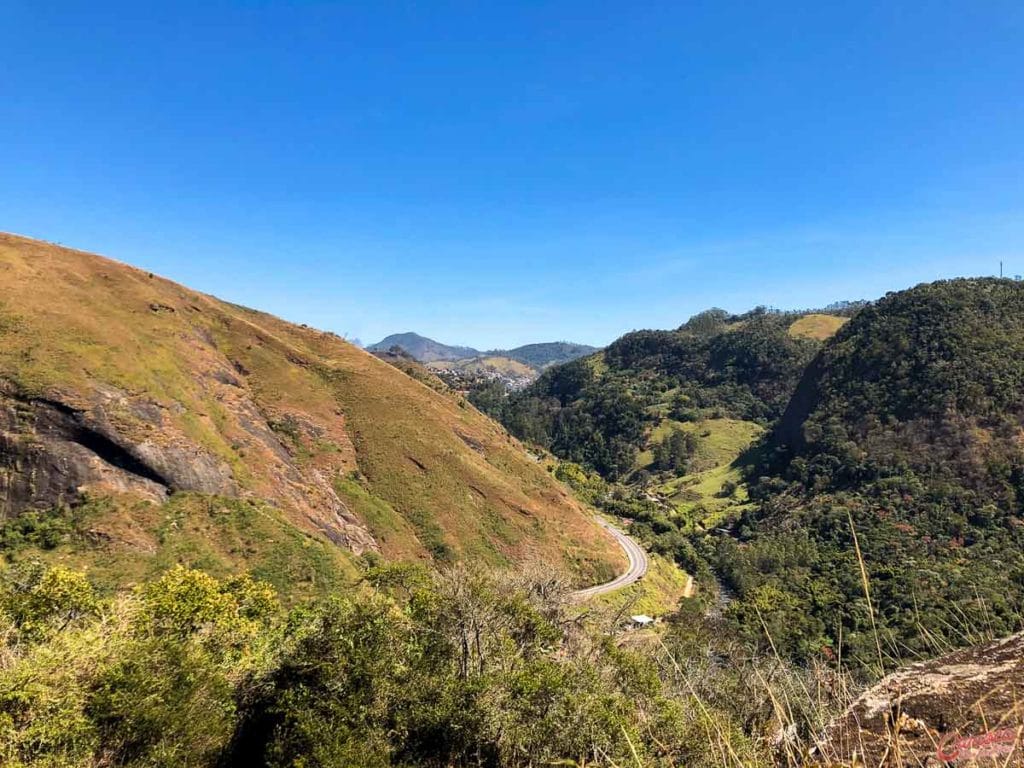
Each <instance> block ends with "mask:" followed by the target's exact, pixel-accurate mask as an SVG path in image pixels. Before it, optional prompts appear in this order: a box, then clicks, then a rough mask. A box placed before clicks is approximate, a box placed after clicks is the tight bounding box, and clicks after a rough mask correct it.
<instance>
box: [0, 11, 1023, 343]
mask: <svg viewBox="0 0 1024 768" xmlns="http://www.w3.org/2000/svg"><path fill="white" fill-rule="evenodd" d="M157 5H162V6H164V7H163V8H162V9H155V6H157ZM0 105H2V106H0V229H4V230H8V231H13V232H18V233H21V234H27V235H31V236H35V237H41V238H45V239H49V240H54V241H59V242H62V243H64V244H67V245H73V246H76V247H80V248H83V249H87V250H94V251H98V252H101V253H104V254H107V255H110V256H113V257H115V258H119V259H122V260H124V261H128V262H131V263H134V264H137V265H139V266H143V267H145V268H148V269H151V270H153V271H155V272H159V273H161V274H164V275H167V276H168V277H171V278H174V279H176V280H179V281H181V282H184V283H186V284H188V285H190V286H193V287H195V288H198V289H201V290H204V291H208V292H211V293H215V294H218V295H220V296H223V297H225V298H228V299H231V300H234V301H238V302H242V303H245V304H248V305H251V306H256V307H259V308H261V309H266V310H269V311H272V312H275V313H276V314H280V315H282V316H284V317H286V318H288V319H291V320H295V321H299V322H306V323H309V324H312V325H315V326H318V327H323V328H328V329H332V330H335V331H338V332H343V333H347V334H349V335H352V336H358V337H359V338H361V339H362V340H363V341H364V342H372V341H376V340H378V339H379V338H380V337H382V336H384V335H385V334H387V333H390V332H395V331H405V330H417V331H419V332H421V333H424V334H427V335H430V336H433V337H435V338H438V339H439V340H442V341H446V342H449V343H455V342H458V343H465V344H472V345H475V346H480V347H491V346H510V345H514V344H519V343H523V342H529V341H539V340H550V339H572V340H577V341H583V342H590V343H597V344H600V343H606V342H608V341H610V340H611V339H613V338H614V337H616V336H618V335H619V334H621V333H622V332H624V331H627V330H629V329H631V328H640V327H674V326H676V325H678V324H680V323H681V322H682V321H684V320H685V319H686V317H687V316H689V315H690V314H692V313H694V312H695V311H698V310H700V309H703V308H705V307H708V306H712V305H717V306H722V307H725V308H726V309H730V310H735V311H740V310H744V309H747V308H749V307H751V306H753V305H755V304H760V303H764V304H771V305H775V306H780V307H803V306H808V305H820V304H823V303H827V302H830V301H833V300H836V299H855V298H873V297H877V296H878V295H880V294H882V293H884V292H885V291H887V290H890V289H897V288H901V287H905V286H908V285H910V284H913V283H916V282H920V281H923V280H930V279H934V278H938V277H947V276H953V275H960V274H981V273H984V274H992V273H993V272H996V271H998V262H999V260H1000V259H1002V260H1004V261H1005V262H1006V269H1007V272H1008V273H1010V274H1014V273H1024V4H1022V3H1021V2H1019V0H1013V1H1008V2H985V0H965V1H963V2H959V1H953V0H950V1H949V2H916V3H915V2H899V1H898V0H888V1H887V2H866V3H831V2H820V1H819V2H810V1H809V2H803V3H792V2H785V0H774V1H773V2H756V1H753V2H752V1H751V0H743V1H742V2H723V1H722V0H715V1H714V2H679V1H676V2H667V3H650V2H619V3H601V2H594V1H593V0H588V1H587V2H544V3H541V2H531V3H526V2H520V3H475V4H470V3H459V4H456V3H442V2H422V3H416V4H413V3H403V4H397V3H387V2H372V3H365V4H355V3H323V2H322V3H290V4H284V3H273V2H248V3H224V2H216V0H211V1H208V2H202V3H191V2H175V3H162V4H157V3H147V2H142V3H139V2H132V3H128V2H125V3H104V2H90V3H81V4H68V3H61V2H52V3H42V2H38V1H37V0H32V1H31V2H22V1H20V0H13V1H12V0H7V2H4V3H2V4H0Z"/></svg>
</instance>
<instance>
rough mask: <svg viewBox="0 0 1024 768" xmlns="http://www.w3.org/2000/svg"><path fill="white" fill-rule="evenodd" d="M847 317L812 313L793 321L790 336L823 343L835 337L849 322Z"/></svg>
mask: <svg viewBox="0 0 1024 768" xmlns="http://www.w3.org/2000/svg"><path fill="white" fill-rule="evenodd" d="M849 319H850V318H848V317H839V316H837V315H823V314H820V313H812V314H809V315H804V316H803V317H801V318H799V319H797V320H795V321H793V324H792V325H791V326H789V334H790V336H796V337H797V338H803V339H814V340H816V341H825V339H829V338H831V337H832V336H834V335H835V333H836V331H838V330H839V329H840V328H842V327H843V326H844V325H846V323H847V322H848V321H849Z"/></svg>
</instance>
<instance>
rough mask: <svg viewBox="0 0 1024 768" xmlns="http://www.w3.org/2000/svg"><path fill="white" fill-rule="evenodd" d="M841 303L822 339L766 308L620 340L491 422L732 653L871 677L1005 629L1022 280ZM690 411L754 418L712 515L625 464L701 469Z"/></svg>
mask: <svg viewBox="0 0 1024 768" xmlns="http://www.w3.org/2000/svg"><path fill="white" fill-rule="evenodd" d="M851 314H853V319H852V320H851V321H850V322H849V323H847V324H846V325H845V326H844V327H842V328H841V329H840V330H839V331H838V332H837V333H836V334H835V336H834V337H832V338H831V339H829V340H827V341H825V342H824V343H821V342H815V341H812V340H807V339H796V338H793V336H792V335H791V334H787V333H786V328H787V326H789V324H790V323H791V322H792V319H791V318H788V317H784V316H782V317H780V316H777V315H772V314H767V313H763V314H759V313H753V314H752V315H748V316H744V317H742V318H731V317H729V316H727V315H725V313H721V312H716V311H711V312H707V313H702V314H701V315H698V316H696V317H695V318H693V319H692V320H691V321H690V322H688V323H687V324H685V325H684V326H682V327H681V328H680V329H678V330H676V331H642V332H636V333H631V334H627V335H626V336H624V337H623V338H621V339H619V340H618V341H616V342H615V343H613V344H612V345H610V346H609V347H608V349H607V350H606V351H605V352H604V354H603V355H602V356H600V357H595V358H590V359H589V360H587V361H581V362H578V363H576V364H574V365H573V366H571V367H566V366H563V367H560V368H556V369H553V370H551V371H549V372H547V373H546V374H545V376H544V377H542V379H541V380H540V381H538V382H537V384H536V385H535V386H534V387H532V388H531V389H530V390H527V391H526V392H524V393H522V394H521V395H518V396H514V397H512V398H510V399H509V400H508V402H507V403H506V404H505V405H504V406H503V408H504V410H499V411H498V415H499V416H500V417H501V418H503V419H504V420H505V423H506V424H507V426H508V427H509V428H510V429H511V430H512V431H513V432H515V433H516V434H518V435H519V436H521V437H522V438H523V439H525V440H527V441H528V442H533V443H536V444H539V445H542V446H544V447H546V448H548V449H549V450H551V451H552V452H553V453H555V454H556V455H557V456H559V457H561V458H562V459H563V460H564V461H565V462H570V463H569V464H566V465H563V468H562V469H561V470H560V474H561V476H562V477H563V479H566V480H567V481H569V482H571V483H572V484H573V485H574V486H575V487H576V488H577V489H578V491H579V492H581V493H583V494H584V495H586V496H587V497H588V498H590V499H591V500H592V501H593V503H595V504H597V505H599V506H601V507H603V508H604V509H606V510H607V511H608V512H610V513H612V514H615V515H618V516H621V517H623V518H628V519H630V520H632V521H633V524H632V526H631V531H632V533H633V534H634V535H636V536H639V537H640V538H642V539H643V540H645V541H646V542H647V544H648V546H649V547H650V548H651V549H652V550H653V551H656V552H662V553H665V554H669V555H671V556H673V557H674V558H675V560H676V561H677V562H678V563H679V564H680V565H681V566H682V567H683V568H685V569H686V570H688V571H689V572H691V573H695V574H697V575H698V583H701V584H703V585H704V591H703V597H702V599H704V600H705V601H707V604H708V605H709V606H711V605H714V604H715V603H716V602H717V601H719V600H721V601H724V603H725V604H726V606H727V607H726V608H725V610H724V616H725V617H726V619H727V620H728V621H729V623H730V625H731V627H732V631H733V632H734V633H735V634H736V635H737V636H738V637H743V638H745V639H746V641H747V642H749V643H750V644H751V645H752V646H754V647H760V648H761V649H763V650H768V649H773V650H778V651H779V652H781V653H784V654H785V655H786V656H787V657H789V658H793V659H796V660H800V661H804V662H806V661H811V660H819V661H820V660H829V659H835V658H837V657H839V656H841V657H842V658H843V659H844V660H845V662H846V663H849V664H851V665H853V666H854V667H856V668H860V669H862V670H865V671H866V672H870V673H871V674H877V673H878V672H880V671H881V670H882V669H888V668H892V667H894V666H896V665H898V664H900V663H903V662H906V661H907V660H909V659H915V658H921V657H924V656H928V655H934V654H935V653H937V652H940V651H943V650H947V649H949V648H952V647H958V646H963V645H967V644H971V643H974V642H979V641H981V640H984V639H987V638H991V637H995V636H999V635H1001V634H1005V633H1008V632H1011V631H1014V630H1017V629H1019V628H1021V626H1022V623H1021V613H1020V608H1019V606H1020V605H1021V604H1022V601H1024V533H1022V530H1021V529H1022V528H1024V442H1022V440H1021V435H1022V434H1024V341H1022V340H1024V285H1022V284H1021V283H1019V282H1016V281H1010V280H996V279H977V280H953V281H943V282H939V283H934V284H929V285H922V286H918V287H916V288H913V289H910V290H907V291H902V292H898V293H893V294H889V295H888V296H886V297H884V298H883V299H881V300H879V301H878V302H875V303H873V304H871V305H867V306H858V307H856V308H855V311H854V312H851ZM709 415H715V416H719V415H721V416H731V417H735V418H740V419H746V420H751V421H757V422H758V423H760V424H763V425H764V426H765V427H767V430H766V431H765V432H764V433H763V437H762V438H760V439H759V440H756V441H755V442H754V443H753V444H752V445H750V446H749V447H748V448H746V449H745V451H744V452H742V453H741V454H739V455H738V456H737V457H736V458H735V460H734V462H733V464H732V465H730V467H729V469H730V471H733V472H734V474H732V475H729V477H731V478H734V480H729V481H728V482H727V483H723V484H722V485H721V486H720V487H716V494H715V495H717V496H733V497H736V496H739V497H740V498H741V502H742V503H740V502H736V501H734V500H732V499H729V500H727V504H725V505H723V506H722V509H723V510H724V512H722V513H721V514H718V515H716V516H712V515H710V514H708V512H707V509H706V503H705V502H702V503H700V504H691V505H688V506H687V505H684V504H678V503H674V500H673V499H672V498H670V497H669V496H668V492H669V491H671V490H674V488H675V487H677V486H676V485H673V482H672V481H670V482H669V483H663V484H662V485H657V484H655V485H651V483H650V480H649V478H648V477H647V476H646V475H647V472H648V470H650V471H654V472H658V471H661V472H662V475H663V476H662V478H661V480H664V477H665V476H667V477H670V478H671V477H673V476H679V477H681V479H682V480H683V487H686V483H688V482H690V480H689V479H688V477H693V478H694V480H693V483H696V482H697V480H702V479H703V478H706V477H707V474H706V473H705V474H700V473H698V474H696V475H689V476H688V475H687V473H688V472H690V469H691V468H690V467H689V462H692V460H693V459H692V457H693V455H694V453H695V451H696V450H697V449H698V447H699V445H700V442H701V440H706V439H710V438H708V437H701V435H707V430H705V431H704V432H703V433H702V432H699V431H698V432H693V431H691V432H684V431H682V427H685V426H686V422H688V421H690V420H700V419H706V418H707V417H708V416H709ZM666 420H671V423H673V424H675V426H673V427H672V428H673V429H674V430H676V431H672V432H669V433H668V437H664V438H661V442H660V443H655V444H653V445H652V441H653V440H654V439H655V435H658V434H659V432H661V431H662V430H660V429H659V428H658V427H657V425H658V424H659V423H665V422H666ZM680 422H681V423H682V424H681V425H680ZM705 423H710V422H705ZM694 435H696V437H694ZM684 437H685V438H686V439H684ZM712 437H713V435H712ZM691 438H692V439H691ZM645 448H647V449H652V448H653V451H652V452H650V455H651V456H653V458H654V462H653V464H651V465H649V466H648V467H647V469H645V470H644V471H643V472H640V471H637V456H638V455H639V454H640V453H641V451H643V450H644V449H645ZM677 451H678V458H674V454H675V452H677ZM723 476H724V475H723ZM674 482H676V483H678V481H674ZM692 487H694V488H700V485H699V484H695V485H693V486H692ZM663 489H664V490H663ZM716 595H718V596H719V597H715V596H716Z"/></svg>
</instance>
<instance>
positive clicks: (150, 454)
mask: <svg viewBox="0 0 1024 768" xmlns="http://www.w3.org/2000/svg"><path fill="white" fill-rule="evenodd" d="M234 407H235V408H236V409H237V410H238V411H239V412H240V416H242V417H244V418H242V420H241V421H242V423H243V424H247V425H248V427H247V429H248V430H249V432H250V434H251V436H252V437H253V439H254V441H255V442H254V444H258V445H259V446H261V447H263V448H265V449H266V450H267V451H269V452H270V453H271V454H272V455H273V456H274V457H276V459H277V460H278V461H277V462H276V464H275V466H274V467H273V468H272V469H270V470H268V471H272V472H274V473H275V478H276V484H275V489H274V493H273V496H271V497H269V499H268V500H270V501H272V502H274V503H277V504H280V505H284V506H285V507H290V508H294V509H303V510H308V512H307V514H308V519H309V520H310V522H311V523H312V524H313V525H314V526H315V527H316V528H317V529H319V530H320V531H322V532H323V533H324V535H326V536H327V537H328V538H329V539H330V540H331V541H333V542H335V543H336V544H338V545H340V546H343V547H346V548H348V549H350V550H352V551H353V552H355V553H356V554H361V553H363V552H366V551H377V550H378V549H379V547H378V544H377V542H376V540H375V539H374V538H373V536H372V535H371V534H370V533H369V532H368V531H367V530H366V528H365V527H364V526H363V524H362V523H361V522H360V521H359V519H358V518H356V517H355V516H354V515H353V514H352V513H351V511H350V510H349V509H348V508H347V507H346V506H345V504H344V503H343V502H342V501H341V499H340V498H338V496H337V494H336V493H335V491H334V489H333V488H332V487H331V483H330V481H329V479H328V478H327V477H326V476H325V475H324V473H322V472H320V471H319V470H317V469H316V468H307V469H305V470H300V469H299V468H298V467H297V466H296V464H295V463H294V460H293V457H292V456H291V455H290V453H289V451H288V450H287V449H286V447H285V446H283V445H282V444H281V443H280V441H279V440H278V439H277V437H276V436H275V435H274V433H273V431H272V430H271V429H270V428H269V427H268V426H267V421H266V418H265V415H264V414H262V413H261V412H260V411H259V409H258V408H256V407H255V406H254V405H253V404H252V403H251V402H249V401H247V400H243V401H240V402H239V403H236V404H235V406H234ZM166 410H167V408H166V407H165V406H162V405H160V404H157V403H154V402H151V401H148V400H145V399H141V398H137V397H131V396H128V395H127V394H126V393H124V392H122V391H120V390H117V389H115V388H112V387H109V386H98V387H97V388H96V389H95V390H93V392H92V394H91V395H90V399H89V402H88V403H87V404H81V403H79V402H77V401H76V402H74V404H72V400H71V398H66V397H63V396H61V395H58V394H50V395H49V396H48V397H46V398H40V397H28V396H25V395H22V394H19V393H18V392H17V390H16V389H15V388H14V387H12V386H10V385H8V384H5V383H4V382H3V381H2V380H0V520H2V519H9V518H12V517H14V516H16V515H18V514H20V513H21V512H23V511H25V510H27V509H40V510H43V509H49V508H52V507H54V506H58V505H62V504H74V503H75V502H76V501H78V500H80V499H81V497H82V495H83V494H85V493H89V492H92V493H95V494H97V495H101V494H108V493H117V494H125V493H127V494H133V495H135V496H139V497H141V498H145V499H149V500H151V501H154V502H157V503H160V502H163V501H164V500H166V498H167V496H168V495H169V494H170V493H173V492H175V491H195V492H198V493H207V494H214V495H219V496H237V495H239V494H240V489H239V486H238V483H237V482H236V481H235V479H234V476H233V474H232V471H231V468H230V466H228V464H227V463H226V462H224V461H223V460H222V459H220V458H219V457H217V456H214V455H211V454H210V453H208V452H206V451H204V450H203V449H202V448H200V447H199V446H198V445H196V444H195V443H194V442H193V441H191V440H189V439H187V438H186V437H185V436H184V435H182V434H181V433H180V432H178V431H177V430H176V429H175V428H174V427H173V425H172V423H171V422H172V420H171V419H168V418H167V417H166V416H167V414H166ZM119 424H130V425H133V426H131V427H130V428H123V427H122V428H119V426H118V425H119ZM296 428H297V429H302V430H314V429H315V425H313V424H311V423H306V422H296ZM147 431H148V432H149V433H150V434H152V437H151V438H146V439H138V437H135V435H138V434H145V433H146V432H147ZM129 433H130V434H129Z"/></svg>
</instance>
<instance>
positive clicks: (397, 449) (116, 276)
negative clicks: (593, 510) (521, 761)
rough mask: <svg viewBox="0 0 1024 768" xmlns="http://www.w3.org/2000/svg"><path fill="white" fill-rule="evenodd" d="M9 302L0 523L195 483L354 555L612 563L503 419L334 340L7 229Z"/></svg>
mask: <svg viewBox="0 0 1024 768" xmlns="http://www.w3.org/2000/svg"><path fill="white" fill-rule="evenodd" d="M0 297H2V298H0V387H2V388H0V446H2V450H0V516H2V517H5V518H10V517H12V516H14V515H17V514H19V513H21V512H23V511H24V510H25V509H26V508H29V507H33V508H49V507H53V506H54V505H59V504H62V503H74V502H78V501H80V500H81V499H82V497H83V496H85V495H87V496H89V497H91V498H93V497H96V496H110V495H114V496H123V495H127V496H128V497H131V498H133V499H135V500H138V499H142V500H144V501H149V502H151V503H158V504H159V503H161V502H163V501H165V500H166V499H167V498H168V497H169V496H171V495H173V494H179V493H182V492H193V493H199V494H203V495H208V496H210V497H214V498H241V499H250V500H256V501H266V502H268V503H269V504H270V505H272V508H273V509H275V510H277V511H279V512H280V514H281V515H282V516H283V519H284V520H285V521H286V522H287V524H288V525H290V526H291V527H292V528H293V529H295V530H298V531H303V532H305V533H306V534H307V535H309V536H312V537H313V538H314V539H316V540H322V539H324V538H326V539H329V540H330V541H332V542H335V543H336V544H338V545H340V546H342V547H345V548H347V549H349V550H351V551H353V552H357V553H358V552H364V551H380V552H381V553H383V554H384V555H385V556H389V557H395V558H405V559H410V558H426V557H433V558H434V559H441V560H445V559H450V558H458V557H473V558H477V559H481V560H484V561H487V562H491V563H495V564H499V563H505V562H509V561H510V560H519V559H522V558H528V557H537V558H543V559H545V560H548V561H550V562H551V563H553V564H555V565H556V567H559V568H563V569H566V570H568V571H570V572H572V573H573V574H574V576H575V578H576V579H577V580H579V581H584V582H585V581H588V580H596V579H599V578H603V577H605V576H607V575H608V573H609V572H610V571H612V570H616V569H621V566H622V557H621V553H619V552H617V550H616V547H615V545H614V543H613V542H612V541H611V540H610V539H608V538H607V537H606V536H605V535H604V534H603V533H602V532H601V531H600V530H599V529H598V528H597V526H596V525H595V524H594V523H593V522H592V520H591V518H590V515H589V514H588V513H587V511H586V510H584V509H583V508H582V507H580V506H579V505H578V504H577V503H576V502H575V501H573V500H572V499H571V498H570V497H569V496H568V494H567V493H566V491H565V490H564V489H563V488H562V487H561V486H559V485H558V484H557V483H556V482H555V481H554V480H552V479H551V478H550V476H549V475H548V474H547V473H546V472H545V471H544V469H543V468H542V467H541V466H540V465H538V464H536V463H535V462H533V461H532V460H531V459H530V458H529V457H528V456H527V455H526V454H525V453H524V452H523V451H522V449H521V447H520V446H519V445H518V443H516V442H515V441H514V440H513V439H512V438H511V437H509V435H508V434H507V433H505V432H504V430H502V429H501V428H500V427H499V426H498V425H496V424H495V423H493V422H492V421H490V420H489V419H487V418H485V417H483V416H482V415H481V414H479V413H478V412H477V411H475V410H474V409H472V408H469V407H465V405H464V404H460V403H459V402H458V401H457V400H456V399H453V398H451V397H447V396H445V395H444V394H442V393H438V392H436V391H434V390H432V389H430V388H429V387H427V386H425V385H423V384H422V383H420V382H418V381H415V380H413V379H412V378H409V377H408V376H406V375H404V374H402V373H401V372H399V371H398V370H396V369H395V368H393V367H392V366H390V365H388V364H386V363H384V362H382V361H380V360H378V359H376V358H375V357H373V356H372V355H370V354H368V353H366V352H364V351H362V350H360V349H357V348H356V347H353V346H352V345H350V344H348V343H346V342H344V341H343V340H341V339H340V338H338V337H337V336H335V335H333V334H329V333H322V332H319V331H316V330H312V329H309V328H305V327H299V326H296V325H292V324H289V323H286V322H284V321H282V320H279V319H277V318H275V317H272V316H270V315H267V314H264V313H260V312H256V311H253V310H250V309H246V308H243V307H239V306H235V305H231V304H228V303H225V302H222V301H219V300H217V299H215V298H213V297H210V296H206V295H203V294H199V293H196V292H193V291H190V290H188V289H186V288H183V287H182V286H179V285H176V284H175V283H172V282H170V281H167V280H164V279H161V278H159V277H156V276H153V275H151V274H147V273H145V272H142V271H140V270H137V269H134V268H131V267H128V266H125V265H123V264H120V263H117V262H113V261H109V260H107V259H104V258H102V257H98V256H94V255H90V254H85V253H82V252H79V251H72V250H68V249H64V248H59V247H56V246H52V245H48V244H45V243H41V242H38V241H33V240H28V239H25V238H20V237H16V236H12V235H0ZM133 503H135V502H133ZM122 508H124V507H122ZM101 533H103V531H98V532H97V535H99V534H101ZM139 535H140V536H142V537H143V538H145V537H146V536H149V537H150V538H152V536H153V535H154V534H153V532H152V531H143V532H141V533H140V534H139ZM140 546H145V545H144V544H143V545H140Z"/></svg>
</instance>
